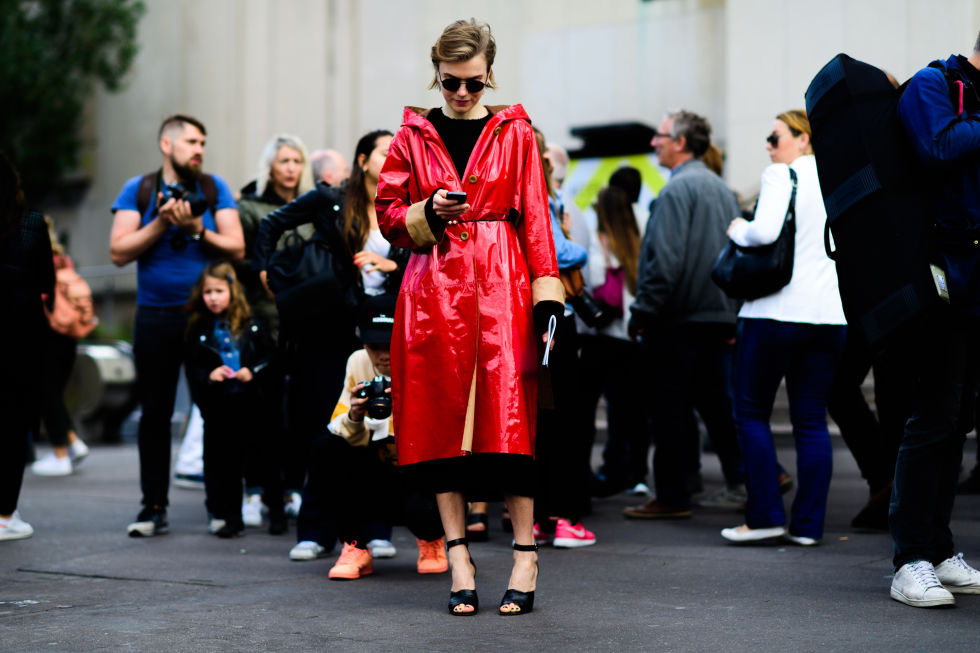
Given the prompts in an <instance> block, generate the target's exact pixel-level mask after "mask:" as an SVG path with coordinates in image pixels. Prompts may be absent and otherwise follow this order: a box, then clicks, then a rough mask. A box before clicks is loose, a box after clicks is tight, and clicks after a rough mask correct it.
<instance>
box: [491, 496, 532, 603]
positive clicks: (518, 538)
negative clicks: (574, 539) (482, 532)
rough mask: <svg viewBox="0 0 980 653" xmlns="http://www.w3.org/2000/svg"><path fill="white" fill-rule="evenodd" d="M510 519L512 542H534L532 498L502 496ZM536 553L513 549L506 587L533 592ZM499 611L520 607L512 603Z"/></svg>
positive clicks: (524, 543)
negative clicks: (512, 526)
mask: <svg viewBox="0 0 980 653" xmlns="http://www.w3.org/2000/svg"><path fill="white" fill-rule="evenodd" d="M504 501H505V502H506V503H507V510H508V511H509V512H510V520H511V523H512V524H513V525H514V542H516V543H517V544H523V545H528V544H534V499H532V498H531V497H521V496H516V495H508V496H506V497H504ZM537 562H538V554H537V552H535V551H514V568H513V570H512V571H511V572H510V582H509V583H508V584H507V588H508V589H515V590H518V591H521V592H533V591H534V588H535V587H536V586H537V581H538V565H537ZM500 611H501V612H519V611H520V608H519V607H518V606H516V605H514V604H513V603H507V604H505V605H502V606H500Z"/></svg>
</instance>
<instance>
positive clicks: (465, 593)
mask: <svg viewBox="0 0 980 653" xmlns="http://www.w3.org/2000/svg"><path fill="white" fill-rule="evenodd" d="M460 545H463V546H468V545H469V540H467V539H466V538H465V537H460V538H457V539H455V540H449V541H448V542H446V549H447V550H448V549H451V548H453V547H454V546H460ZM466 553H467V556H469V551H468V550H467V552H466ZM470 564H471V565H473V573H474V574H475V573H476V564H475V563H474V562H473V558H472V557H470ZM461 605H470V606H473V609H472V610H470V611H469V612H460V611H459V610H456V608H457V607H458V606H461ZM479 609H480V598H479V597H478V596H477V595H476V590H456V591H455V592H449V614H451V615H453V616H454V617H472V616H473V615H475V614H476V613H477V611H478V610H479Z"/></svg>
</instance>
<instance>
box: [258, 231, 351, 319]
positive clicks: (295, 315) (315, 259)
mask: <svg viewBox="0 0 980 653" xmlns="http://www.w3.org/2000/svg"><path fill="white" fill-rule="evenodd" d="M338 268H339V266H338V262H337V261H336V257H335V255H334V253H333V252H332V251H331V250H330V248H329V246H328V245H327V244H326V243H325V242H324V241H323V240H322V239H321V238H320V237H319V234H314V235H313V236H311V237H310V238H309V240H305V241H304V240H301V239H298V238H297V239H295V240H293V241H291V242H288V243H287V245H286V246H285V247H284V248H283V249H281V250H278V251H276V252H275V253H274V254H273V255H272V256H271V257H270V259H269V263H268V265H267V266H266V273H267V274H268V282H269V288H271V289H272V292H273V293H275V296H276V306H277V307H278V309H279V314H280V317H281V318H282V319H284V320H285V319H289V320H290V321H292V320H296V319H306V318H311V317H315V316H319V315H321V314H329V313H331V312H334V311H337V310H338V309H339V308H341V307H344V306H346V307H351V306H356V305H357V294H356V292H355V289H354V287H353V284H351V283H349V282H347V281H346V280H345V279H344V278H343V276H344V275H343V273H342V271H341V270H340V269H338Z"/></svg>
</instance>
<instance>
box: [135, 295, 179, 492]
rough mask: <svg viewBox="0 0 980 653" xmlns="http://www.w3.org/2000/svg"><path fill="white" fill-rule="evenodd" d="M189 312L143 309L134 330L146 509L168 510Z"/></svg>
mask: <svg viewBox="0 0 980 653" xmlns="http://www.w3.org/2000/svg"><path fill="white" fill-rule="evenodd" d="M186 328H187V314H186V313H185V312H183V311H182V310H180V307H165V308H156V307H153V306H139V307H137V309H136V324H135V325H134V328H133V359H134V362H135V363H136V387H137V394H138V396H139V400H140V404H141V406H142V410H143V412H142V416H141V417H140V425H139V436H138V443H139V454H140V487H141V488H142V490H143V505H144V506H162V507H166V506H167V494H168V490H169V487H170V449H171V434H170V418H171V416H172V415H173V412H174V400H175V399H176V396H177V380H178V379H179V378H180V366H181V364H182V363H183V362H184V331H185V330H186Z"/></svg>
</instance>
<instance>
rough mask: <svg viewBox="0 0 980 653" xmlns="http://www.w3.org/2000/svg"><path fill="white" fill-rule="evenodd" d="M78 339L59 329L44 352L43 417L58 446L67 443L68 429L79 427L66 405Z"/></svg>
mask: <svg viewBox="0 0 980 653" xmlns="http://www.w3.org/2000/svg"><path fill="white" fill-rule="evenodd" d="M77 349H78V341H77V340H75V339H74V338H69V337H68V336H63V335H61V334H60V333H57V332H56V331H52V332H51V336H50V337H49V338H48V342H47V350H46V351H45V352H44V391H43V395H42V397H41V419H42V420H43V421H44V427H45V428H46V429H47V431H48V440H49V441H50V442H51V444H52V445H53V446H55V447H67V446H68V444H69V442H68V431H70V430H73V429H74V428H75V427H74V425H73V424H72V421H71V415H69V414H68V409H67V408H66V407H65V397H64V395H65V386H66V385H68V377H69V376H71V370H72V367H74V366H75V355H76V350H77Z"/></svg>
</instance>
